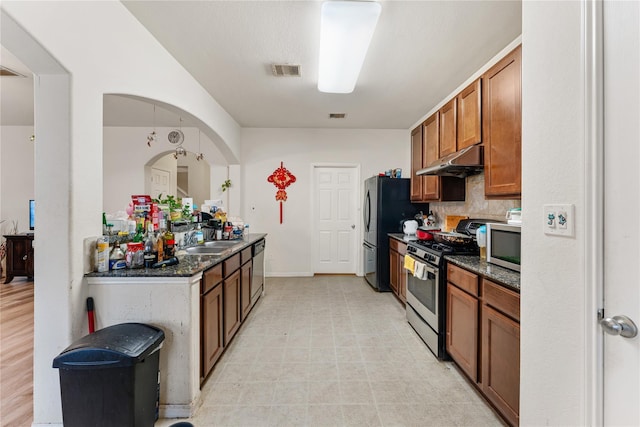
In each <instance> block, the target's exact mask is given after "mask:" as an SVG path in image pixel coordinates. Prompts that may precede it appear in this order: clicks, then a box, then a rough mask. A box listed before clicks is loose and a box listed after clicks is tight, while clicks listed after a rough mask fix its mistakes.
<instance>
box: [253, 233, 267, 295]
mask: <svg viewBox="0 0 640 427" xmlns="http://www.w3.org/2000/svg"><path fill="white" fill-rule="evenodd" d="M265 243H266V242H265V240H264V239H262V240H260V241H259V242H257V243H254V244H253V276H252V277H251V305H252V306H253V305H254V304H255V303H256V301H258V298H260V294H261V293H262V292H264V247H265Z"/></svg>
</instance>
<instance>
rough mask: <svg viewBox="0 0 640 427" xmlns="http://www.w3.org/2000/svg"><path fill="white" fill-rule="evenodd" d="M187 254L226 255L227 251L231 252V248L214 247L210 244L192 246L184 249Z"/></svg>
mask: <svg viewBox="0 0 640 427" xmlns="http://www.w3.org/2000/svg"><path fill="white" fill-rule="evenodd" d="M184 251H185V252H186V253H187V254H199V255H224V254H226V253H227V252H231V249H230V248H228V247H227V248H212V247H208V246H191V247H190V248H186V249H185V250H184Z"/></svg>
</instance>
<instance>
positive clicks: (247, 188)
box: [241, 129, 411, 276]
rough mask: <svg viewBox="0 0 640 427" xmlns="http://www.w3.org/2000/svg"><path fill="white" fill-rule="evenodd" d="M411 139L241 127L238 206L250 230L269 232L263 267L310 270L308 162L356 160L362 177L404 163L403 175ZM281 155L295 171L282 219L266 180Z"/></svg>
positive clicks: (390, 133) (394, 134)
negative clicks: (240, 169) (239, 198)
mask: <svg viewBox="0 0 640 427" xmlns="http://www.w3.org/2000/svg"><path fill="white" fill-rule="evenodd" d="M409 141H410V134H409V131H408V130H353V129H243V131H242V152H241V153H242V159H243V162H242V184H243V186H242V192H241V193H242V212H243V217H244V219H245V221H246V222H248V223H249V224H250V225H251V227H250V228H251V232H253V233H256V232H259V233H269V238H268V240H269V243H268V245H267V251H266V256H265V260H266V273H267V274H268V275H272V276H278V275H296V274H302V275H304V274H311V272H312V268H311V224H310V220H311V218H312V215H311V194H310V193H311V181H310V180H311V176H310V173H311V164H313V163H335V164H347V163H353V164H360V168H361V169H360V173H361V181H362V182H364V179H365V178H368V177H370V176H373V175H377V174H378V173H379V172H384V171H385V170H386V169H391V168H402V169H403V175H404V174H405V173H407V172H408V171H409V170H410V157H411V155H410V151H411V147H410V144H409ZM281 161H283V162H284V166H285V167H286V168H287V169H289V171H291V173H293V174H294V175H295V176H296V182H295V183H293V184H292V185H290V186H289V187H288V188H287V195H288V200H287V201H286V202H284V221H283V223H282V224H280V216H279V212H280V211H279V204H278V203H277V202H276V200H275V194H276V188H275V186H274V185H273V184H271V183H269V182H267V177H268V176H269V175H271V173H272V172H273V171H274V170H275V169H276V168H278V167H279V166H280V162H281ZM361 192H362V190H361ZM358 207H360V202H359V203H358ZM360 217H361V213H360V212H358V218H360ZM361 240H362V238H361V236H358V242H360V241H361ZM358 244H359V243H358Z"/></svg>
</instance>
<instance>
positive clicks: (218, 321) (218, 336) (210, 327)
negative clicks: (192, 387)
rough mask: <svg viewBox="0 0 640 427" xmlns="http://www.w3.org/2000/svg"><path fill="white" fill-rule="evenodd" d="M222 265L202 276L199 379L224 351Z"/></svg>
mask: <svg viewBox="0 0 640 427" xmlns="http://www.w3.org/2000/svg"><path fill="white" fill-rule="evenodd" d="M223 313H224V304H223V298H222V264H218V265H216V266H214V267H212V268H210V269H208V270H207V271H205V272H204V273H203V275H202V282H201V287H200V322H201V324H200V347H201V353H202V354H201V363H200V377H201V379H202V380H204V378H206V377H207V375H208V374H209V372H211V369H212V368H213V365H214V364H215V363H216V361H217V360H218V359H219V358H220V355H222V352H223V351H224V347H225V342H224V329H223V324H224V323H223V322H224V319H223Z"/></svg>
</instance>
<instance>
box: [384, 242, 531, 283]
mask: <svg viewBox="0 0 640 427" xmlns="http://www.w3.org/2000/svg"><path fill="white" fill-rule="evenodd" d="M388 236H389V237H391V238H392V239H395V240H398V241H400V242H403V243H407V242H408V241H410V240H417V238H416V237H415V236H405V235H404V234H403V233H389V234H388ZM444 259H445V260H447V261H448V262H450V263H452V264H455V265H457V266H460V267H462V268H466V269H467V270H469V271H473V272H474V273H477V274H479V275H481V276H484V277H486V278H487V279H490V280H493V281H494V282H496V283H498V284H501V285H504V286H505V287H507V288H510V289H513V290H514V291H516V292H520V273H518V272H517V271H513V270H509V269H508V268H503V267H500V266H499V265H494V264H489V263H488V262H486V261H481V260H480V257H479V256H473V255H446V256H445V257H444Z"/></svg>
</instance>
